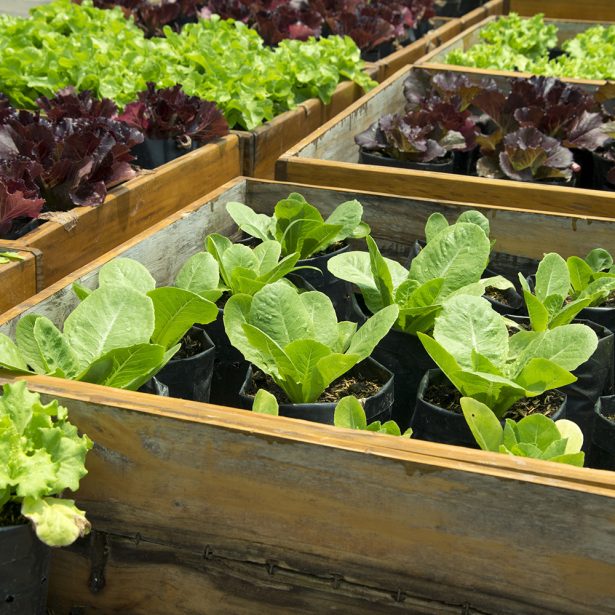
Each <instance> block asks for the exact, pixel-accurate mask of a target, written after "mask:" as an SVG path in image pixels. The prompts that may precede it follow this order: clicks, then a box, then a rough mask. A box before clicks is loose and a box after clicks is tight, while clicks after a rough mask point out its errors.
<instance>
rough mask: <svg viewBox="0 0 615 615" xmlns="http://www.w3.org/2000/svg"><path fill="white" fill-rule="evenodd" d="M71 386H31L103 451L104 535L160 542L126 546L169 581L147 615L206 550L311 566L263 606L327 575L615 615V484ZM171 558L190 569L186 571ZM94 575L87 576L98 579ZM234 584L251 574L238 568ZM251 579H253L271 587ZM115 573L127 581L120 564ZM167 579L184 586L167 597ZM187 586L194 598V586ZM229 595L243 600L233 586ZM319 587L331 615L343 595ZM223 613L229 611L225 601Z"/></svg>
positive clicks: (96, 485) (98, 482)
mask: <svg viewBox="0 0 615 615" xmlns="http://www.w3.org/2000/svg"><path fill="white" fill-rule="evenodd" d="M56 383H57V381H54V379H49V378H35V379H33V380H32V381H31V386H32V387H33V388H34V389H35V390H41V391H42V392H44V393H46V394H50V395H54V396H56V397H59V399H60V401H61V403H64V404H66V405H68V406H69V407H70V411H71V416H72V420H73V421H74V422H75V423H76V424H77V425H78V426H79V428H80V429H82V430H84V431H86V432H87V433H88V434H89V435H90V436H91V437H92V438H93V439H94V441H95V442H96V443H97V445H96V447H95V450H94V452H93V453H92V454H91V459H90V460H89V462H88V467H89V470H90V475H89V476H88V477H86V479H84V481H83V482H82V487H81V489H80V492H79V498H78V502H79V504H80V505H81V506H83V507H84V508H85V509H86V510H88V512H89V516H90V517H91V519H92V520H93V522H94V526H95V528H96V529H97V530H101V531H104V532H110V533H111V534H114V535H118V536H126V537H132V538H133V539H135V541H138V542H139V544H141V543H147V544H146V545H145V547H144V549H145V551H144V552H143V553H142V554H140V555H139V554H138V551H136V550H134V549H132V548H128V550H127V551H126V550H122V548H120V549H118V551H119V554H118V557H119V560H120V562H121V563H120V564H119V565H120V566H123V565H124V562H125V563H127V564H128V566H129V567H130V565H131V564H136V565H137V567H138V569H139V573H140V574H145V568H146V567H149V573H150V575H151V576H149V577H148V578H149V579H150V582H151V584H152V585H154V586H156V587H157V588H158V589H157V590H155V592H154V593H153V594H152V593H150V594H149V596H143V597H142V598H140V602H139V603H138V604H130V612H134V613H148V612H162V610H158V611H157V610H156V609H162V608H163V605H164V606H166V608H169V609H172V608H174V607H173V605H174V604H175V603H174V602H170V600H171V599H172V597H173V596H175V597H177V591H176V590H175V588H174V585H175V584H174V583H173V582H171V583H169V581H168V579H169V577H165V576H164V575H165V574H172V576H171V578H172V579H173V578H179V577H181V576H183V574H184V573H188V574H194V568H195V564H194V562H195V560H196V557H195V556H196V555H197V554H201V557H203V556H206V554H209V555H207V557H209V556H213V557H214V558H215V557H216V556H218V557H219V558H220V559H221V562H220V563H222V562H223V561H224V560H229V562H239V563H245V564H248V563H250V564H257V565H260V567H261V570H262V568H266V567H267V565H268V564H269V565H270V566H271V565H277V566H279V567H280V568H281V569H284V570H288V571H290V572H296V573H297V574H296V575H295V576H292V578H291V576H290V575H289V576H288V577H285V578H284V581H283V584H284V587H283V588H280V587H279V586H278V587H275V586H272V585H273V584H270V585H269V586H267V584H263V585H262V586H261V588H260V589H261V591H260V592H259V594H258V595H254V597H253V600H254V605H253V608H254V612H257V613H261V612H262V613H265V612H268V611H267V610H266V609H267V608H270V607H271V604H272V603H273V605H275V604H276V601H277V600H279V596H280V592H284V593H283V594H282V595H284V596H287V595H288V592H289V590H290V591H292V590H293V589H294V588H295V587H296V588H299V589H303V588H304V587H306V586H307V587H310V585H311V577H320V578H326V579H332V578H338V577H339V578H340V580H343V581H345V582H347V583H348V585H349V586H348V587H347V588H346V589H347V591H348V592H350V595H352V596H354V597H355V598H361V588H362V587H367V588H371V589H373V590H376V591H377V592H378V593H379V594H384V593H390V594H391V593H392V594H396V592H399V595H402V594H403V595H406V596H409V597H410V598H411V599H412V600H417V601H418V604H421V601H422V604H423V606H424V607H429V609H428V610H426V611H424V612H428V613H433V614H436V613H446V612H447V611H446V610H443V609H444V606H445V605H448V606H455V605H456V606H457V608H458V609H459V612H461V608H462V607H463V606H464V605H467V607H468V608H472V609H476V610H477V611H479V612H481V613H493V614H495V613H498V614H503V615H506V614H509V613H511V614H512V613H515V614H517V613H518V614H521V613H523V614H524V615H526V614H533V613H536V614H538V613H541V614H549V613H552V614H555V613H557V614H558V615H562V614H571V615H572V614H574V615H584V614H586V613H587V614H589V613H596V612H601V613H606V612H612V611H613V609H615V587H613V584H612V583H611V582H610V580H611V579H612V578H613V574H614V573H615V548H614V547H615V544H614V543H615V532H613V527H614V524H615V514H614V513H613V499H612V497H613V496H614V495H615V489H613V487H611V488H610V489H609V490H608V491H606V492H605V491H603V492H602V493H597V492H595V491H594V489H593V488H591V487H590V488H587V489H586V490H585V491H584V492H581V491H576V490H574V489H568V488H566V487H565V486H564V487H563V488H562V487H561V486H553V485H548V484H544V483H541V479H540V478H539V477H535V476H532V466H535V465H536V464H539V463H540V462H537V461H533V462H532V461H531V460H529V461H530V463H526V462H527V461H528V460H521V459H516V458H513V459H512V462H513V464H515V465H516V466H517V471H518V473H515V472H512V473H508V474H507V472H505V471H503V470H502V471H501V472H500V473H499V475H498V474H496V473H493V474H490V473H485V472H484V468H482V467H480V466H477V465H472V464H464V463H462V462H458V461H456V460H454V459H452V460H451V459H443V458H436V457H432V458H428V457H425V456H423V455H421V454H419V453H417V452H415V450H416V449H415V447H416V446H417V445H421V444H428V443H419V442H412V441H401V440H394V442H395V449H392V448H390V447H389V445H388V442H389V441H390V440H391V438H386V437H385V436H382V437H378V436H376V437H374V436H373V434H365V433H364V434H355V433H353V432H345V431H343V430H335V429H333V428H331V427H327V426H324V425H316V424H311V423H304V422H302V421H293V420H290V419H281V418H278V417H262V416H257V417H255V416H252V415H251V414H250V413H248V412H244V411H238V410H231V409H220V408H216V407H214V406H209V405H202V404H194V403H189V402H181V401H179V400H165V405H166V406H167V407H166V409H165V412H164V414H165V415H166V416H162V413H161V412H160V411H159V410H154V409H152V410H151V411H146V412H144V411H143V410H144V409H147V405H148V403H147V401H143V402H141V399H142V398H145V399H146V400H147V397H148V396H144V395H141V394H138V393H133V394H129V395H125V396H117V393H116V392H111V393H109V394H108V393H107V392H104V393H102V392H101V393H100V394H98V392H97V389H98V390H101V389H100V387H95V386H92V385H83V384H82V383H70V386H69V387H61V389H60V388H59V387H58V385H57V384H56ZM68 389H71V392H70V393H68V392H66V393H62V392H61V391H62V390H65V391H68ZM102 391H104V389H102ZM120 397H122V398H123V399H121V398H120ZM81 400H84V401H81ZM246 421H248V424H249V425H250V428H249V430H247V429H246V427H247V424H246ZM242 424H243V428H242V427H240V425H242ZM347 433H348V438H347V439H345V438H344V437H345V435H346V434H347ZM381 442H382V446H383V447H384V448H381ZM432 446H433V445H432ZM446 448H447V449H454V448H455V447H446ZM478 454H479V455H480V453H478ZM500 457H502V458H504V459H506V456H500ZM507 461H510V460H508V459H507ZM547 465H551V466H552V467H553V466H558V464H547ZM573 470H576V471H581V472H582V471H583V470H580V469H578V468H577V469H573ZM560 471H561V472H563V473H564V474H565V473H566V472H568V468H565V467H563V466H559V467H557V468H553V474H554V475H556V474H557V473H559V472H560ZM588 472H590V473H593V474H595V475H598V476H599V475H604V476H605V477H608V478H609V479H610V478H611V474H610V473H606V472H599V471H594V472H592V471H588ZM119 476H121V480H118V477H119ZM521 476H523V477H524V479H525V480H519V478H521ZM170 477H172V480H169V478H170ZM308 520H309V522H306V521H308ZM149 543H153V545H159V546H161V547H163V548H162V549H160V550H158V549H157V548H154V547H153V546H152V545H150V544H149ZM208 547H209V550H208ZM113 548H114V547H113V543H112V551H113ZM173 549H177V550H178V551H179V552H178V553H177V554H176V555H175V556H174V555H173ZM156 552H158V553H161V555H160V559H159V560H157V556H156ZM187 552H188V553H187ZM189 553H192V554H193V557H192V561H190V557H189ZM71 561H74V560H71ZM148 561H149V566H146V564H145V563H146V562H148ZM152 563H159V564H160V566H156V567H154V566H152ZM167 563H169V564H171V569H173V568H176V569H179V570H176V571H175V572H174V573H173V572H171V573H170V572H169V569H170V567H169V566H168V565H164V564H167ZM79 568H81V569H82V572H81V574H80V575H79V578H81V581H82V582H83V581H84V580H85V572H86V570H84V569H83V564H81V566H79ZM64 570H65V572H64V573H63V576H62V579H63V582H58V580H56V581H55V582H54V583H53V585H52V593H51V603H50V606H51V607H52V608H54V605H55V599H56V596H58V600H59V601H60V603H66V601H67V600H70V599H71V595H74V594H75V575H74V574H73V573H71V572H70V570H71V569H70V568H68V569H66V568H65V569H64ZM226 573H227V576H230V577H232V576H233V574H234V573H235V571H234V567H233V564H232V563H229V566H228V567H227V568H226ZM68 574H70V576H69V577H67V576H66V575H68ZM214 574H215V573H214ZM261 574H262V573H261ZM334 575H335V576H334ZM203 576H204V577H205V578H202V579H201V580H200V583H199V584H198V585H197V588H196V589H195V590H193V592H194V591H198V595H200V596H201V597H202V601H203V603H202V604H203V608H205V609H209V602H208V594H207V592H205V591H202V590H204V589H205V588H206V587H207V586H208V585H209V584H211V583H212V582H213V581H212V579H211V577H209V573H208V572H207V570H205V574H204V575H203ZM249 576H250V577H251V578H252V581H251V583H252V584H254V583H255V582H256V579H258V578H259V575H258V574H257V575H256V578H255V577H254V576H253V575H252V574H250V575H249ZM208 577H209V578H208ZM273 577H274V578H273V581H274V582H275V573H274V575H273ZM69 578H70V584H69V583H68V582H67V581H68V579H69ZM114 578H115V579H119V578H121V575H119V574H118V573H116V572H115V571H112V576H110V579H114ZM165 578H166V579H167V581H166V583H167V584H169V585H171V586H173V587H167V591H165V588H164V585H165ZM179 586H180V588H185V592H186V597H185V598H184V599H185V600H188V599H189V598H188V596H190V595H193V594H192V592H190V591H189V590H188V587H187V586H186V585H183V584H182V583H181V582H179ZM357 586H358V587H357ZM125 587H126V585H125V584H121V585H120V586H118V587H116V588H114V586H113V584H111V583H110V584H109V586H108V587H107V588H106V589H103V591H101V592H100V593H98V594H96V595H92V596H88V595H87V591H85V589H84V588H83V587H81V588H80V589H79V590H78V591H77V592H76V594H77V596H78V599H79V605H83V602H85V605H86V606H89V605H90V604H91V605H93V606H94V607H95V608H97V609H99V610H100V611H103V612H120V611H119V610H118V609H119V608H126V603H125V602H124V603H120V606H118V605H117V600H118V598H119V599H120V600H124V601H125V600H126V596H125V593H126V592H125V591H122V588H123V589H124V590H125ZM56 592H57V593H56ZM118 592H120V593H118ZM157 593H158V595H157ZM182 593H183V592H182ZM225 593H226V595H228V596H231V595H233V585H232V584H230V585H229V586H228V587H227V588H226V590H225ZM320 594H324V596H322V595H321V597H320V600H321V602H320V603H318V602H317V603H316V604H317V605H318V606H320V605H322V601H323V600H326V598H327V591H324V590H322V591H321V592H320ZM137 596H139V595H138V594H137ZM128 599H130V597H128ZM165 600H166V602H161V601H165ZM192 600H193V601H194V598H192ZM114 603H115V606H114ZM193 604H194V602H193ZM411 604H412V603H411ZM291 606H292V605H291ZM385 606H386V605H385ZM402 606H403V603H402ZM394 608H397V605H395V604H394V603H393V604H391V605H389V608H388V609H387V610H379V609H376V608H374V612H395V611H394V610H393V609H394ZM403 610H407V612H422V611H420V610H419V611H417V610H414V611H413V610H412V609H403ZM189 612H190V611H189ZM206 612H209V610H207V611H206ZM212 612H214V613H216V612H221V611H216V610H215V603H214V604H212ZM238 612H239V613H241V612H243V611H242V610H238ZM274 612H275V611H274ZM291 612H292V611H291ZM306 612H308V613H316V612H318V610H316V608H312V609H311V610H310V609H309V608H308V610H307V611H306ZM321 612H322V611H321ZM358 612H362V611H361V610H360V611H358ZM470 612H471V611H470Z"/></svg>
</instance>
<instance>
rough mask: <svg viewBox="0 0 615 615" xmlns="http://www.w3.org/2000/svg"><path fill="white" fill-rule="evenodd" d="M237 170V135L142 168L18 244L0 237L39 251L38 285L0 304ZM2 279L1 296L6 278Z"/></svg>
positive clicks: (65, 270)
mask: <svg viewBox="0 0 615 615" xmlns="http://www.w3.org/2000/svg"><path fill="white" fill-rule="evenodd" d="M240 173H241V167H240V159H239V146H238V139H237V137H236V136H234V135H229V136H227V137H224V138H223V139H220V140H219V141H217V142H215V143H211V144H209V145H206V146H204V147H201V148H199V149H197V150H195V151H194V152H190V153H189V154H186V155H185V156H181V157H180V158H177V159H176V160H174V161H172V162H169V163H167V164H165V165H163V166H162V167H159V168H158V169H157V170H155V171H144V172H142V173H141V174H140V175H139V176H138V177H136V178H135V179H132V180H130V181H128V182H126V183H124V184H122V185H120V186H118V187H117V188H114V189H113V190H111V192H110V193H109V195H108V196H107V198H106V200H105V202H104V203H103V204H102V205H100V206H99V207H77V208H75V209H73V210H72V211H70V212H68V213H67V216H66V221H65V224H60V223H58V222H51V221H49V222H46V223H45V224H43V225H42V226H40V227H39V228H37V229H35V230H34V231H31V232H30V233H28V234H27V235H24V236H23V237H22V238H21V239H20V240H19V241H18V242H11V241H0V243H1V244H2V245H4V246H7V247H8V248H10V249H15V247H17V248H18V247H19V246H22V247H24V248H28V249H32V250H36V251H38V258H37V259H36V268H37V269H36V277H35V281H36V286H35V287H34V288H33V287H32V284H31V281H29V280H25V281H24V282H23V284H22V285H21V286H20V288H22V289H23V290H22V292H21V293H17V294H14V295H13V294H12V293H13V292H14V291H11V290H7V291H6V292H7V293H8V295H5V296H3V297H2V300H0V306H3V309H8V308H9V307H11V306H13V305H15V304H16V303H18V302H20V301H23V300H24V299H25V298H26V297H27V296H30V295H32V294H34V292H37V291H39V290H42V289H43V288H46V287H47V286H49V285H50V284H52V283H53V282H55V281H56V280H59V279H60V278H62V277H64V276H65V275H68V274H69V273H71V272H72V271H75V269H77V268H79V267H81V266H83V265H84V264H86V263H88V262H90V261H91V260H92V259H94V258H96V257H98V256H100V255H101V254H104V253H105V252H107V251H108V250H110V249H111V248H114V247H115V246H117V245H119V244H121V243H123V242H124V241H126V240H127V239H130V238H131V237H134V236H135V235H137V234H138V233H140V232H141V231H143V230H145V229H147V228H149V227H150V226H152V224H155V223H156V222H158V221H160V220H163V219H164V218H166V217H167V216H168V215H169V214H171V213H173V212H176V211H177V210H178V209H181V208H182V207H185V206H186V205H187V204H188V203H191V202H192V201H194V200H195V199H197V198H199V197H201V196H202V195H204V194H207V193H208V192H210V191H211V190H213V189H214V188H216V187H217V186H219V185H220V184H223V183H224V182H227V181H228V180H230V179H232V178H233V177H236V176H237V175H239V174H240ZM0 275H1V272H0ZM15 275H17V271H15ZM24 275H28V274H27V273H26V272H25V271H24ZM30 278H31V276H30ZM0 280H1V281H2V290H3V293H2V294H4V288H5V285H4V284H5V283H4V278H3V277H0ZM7 288H8V286H7ZM25 289H29V290H31V291H32V292H30V293H29V295H25V296H24V294H23V292H29V291H26V290H25ZM7 296H14V299H8V298H7Z"/></svg>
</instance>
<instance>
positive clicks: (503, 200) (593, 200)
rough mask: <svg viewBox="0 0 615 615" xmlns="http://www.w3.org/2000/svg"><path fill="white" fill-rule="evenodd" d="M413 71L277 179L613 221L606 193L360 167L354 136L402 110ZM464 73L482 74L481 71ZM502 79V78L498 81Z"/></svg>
mask: <svg viewBox="0 0 615 615" xmlns="http://www.w3.org/2000/svg"><path fill="white" fill-rule="evenodd" d="M412 70H419V69H418V68H412V67H408V68H406V69H402V70H401V71H399V72H398V73H396V74H395V75H394V76H393V77H391V78H389V79H387V80H386V81H384V82H383V83H381V84H380V85H379V86H378V87H377V88H375V89H374V90H373V91H372V92H370V93H369V94H368V95H367V96H365V97H364V98H362V99H360V100H358V101H356V102H355V103H354V104H353V105H351V106H350V107H349V108H348V109H347V110H346V111H345V112H344V113H342V114H340V115H339V116H338V117H337V118H334V120H332V121H329V122H327V123H326V124H324V125H323V126H321V127H320V128H319V129H317V130H315V131H314V132H313V133H312V134H311V135H309V136H308V137H306V138H305V139H304V140H303V141H301V142H299V143H298V144H297V145H296V146H295V147H293V148H291V149H290V150H289V151H288V152H286V153H285V154H284V155H283V156H282V157H281V158H280V159H279V161H278V163H277V165H276V178H277V179H279V180H281V181H292V182H298V183H311V184H314V183H316V184H319V185H322V186H339V187H341V188H348V189H357V190H367V191H374V192H380V193H388V194H399V195H404V196H416V197H422V198H435V199H442V200H455V201H463V202H468V203H486V204H489V205H495V206H498V207H505V208H513V209H514V208H517V207H519V206H520V204H522V205H521V206H522V207H523V208H524V209H528V210H529V209H531V210H535V211H553V212H562V213H569V214H575V215H581V216H598V217H607V218H611V217H614V216H615V193H612V192H608V191H599V190H588V189H582V188H574V189H571V188H567V187H563V186H548V185H543V184H539V183H529V182H515V181H510V180H498V179H495V180H491V179H486V178H482V177H471V176H465V175H457V174H445V173H437V172H426V171H415V170H410V169H401V168H395V167H382V166H375V165H365V164H358V159H359V148H358V146H357V145H356V144H355V142H354V136H355V135H356V134H358V133H359V132H361V131H363V130H365V129H367V128H368V127H369V126H370V125H371V124H373V123H374V122H375V121H377V120H378V119H379V118H380V117H382V115H384V114H386V113H396V112H399V111H400V110H401V109H403V107H404V104H405V100H404V96H403V82H404V80H405V79H406V78H407V76H408V75H409V74H410V73H411V71H412ZM421 70H429V71H433V72H437V67H433V66H427V65H425V66H424V67H421ZM464 72H468V73H469V74H477V73H479V74H480V71H477V70H475V71H465V70H464ZM504 76H505V73H500V75H499V77H498V78H504ZM587 87H588V88H592V87H594V86H592V85H588V86H587Z"/></svg>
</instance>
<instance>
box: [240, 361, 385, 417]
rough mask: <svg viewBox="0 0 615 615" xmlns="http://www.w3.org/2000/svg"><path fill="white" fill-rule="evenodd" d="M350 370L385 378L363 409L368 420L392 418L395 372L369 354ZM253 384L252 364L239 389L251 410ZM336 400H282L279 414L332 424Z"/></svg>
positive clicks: (357, 373) (351, 372)
mask: <svg viewBox="0 0 615 615" xmlns="http://www.w3.org/2000/svg"><path fill="white" fill-rule="evenodd" d="M350 374H352V375H353V376H355V377H357V378H362V379H364V380H370V379H374V380H375V379H378V380H379V381H381V382H384V384H383V385H382V387H381V388H380V390H379V391H378V393H376V394H375V395H372V397H368V398H367V399H366V400H365V404H364V406H363V407H364V410H365V416H366V418H367V423H368V425H369V423H373V422H374V421H382V422H384V421H388V420H389V419H390V418H391V407H392V405H393V396H394V387H393V382H394V378H393V374H392V373H391V372H390V371H389V370H388V369H386V368H385V367H384V366H382V365H380V363H378V362H377V361H374V359H372V358H369V357H368V358H367V359H365V361H362V362H361V363H359V365H357V366H355V367H354V368H353V369H352V370H351V371H350ZM251 388H252V366H250V367H249V368H248V371H247V373H246V375H245V379H244V381H243V385H242V386H241V390H240V392H239V396H240V397H241V402H242V407H243V408H246V409H247V410H250V409H251V408H252V404H253V403H254V397H253V396H252V395H249V394H248V391H250V389H251ZM336 405H337V402H327V403H316V402H315V403H311V404H291V403H287V404H280V410H279V414H280V416H285V417H288V418H292V419H303V420H305V421H312V422H313V423H325V424H327V425H333V424H334V422H333V418H334V414H335V406H336Z"/></svg>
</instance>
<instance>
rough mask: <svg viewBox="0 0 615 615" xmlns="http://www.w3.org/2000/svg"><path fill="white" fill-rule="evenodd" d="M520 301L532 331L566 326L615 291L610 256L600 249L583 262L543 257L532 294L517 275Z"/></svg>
mask: <svg viewBox="0 0 615 615" xmlns="http://www.w3.org/2000/svg"><path fill="white" fill-rule="evenodd" d="M519 281H520V282H521V287H522V289H523V298H524V300H525V305H526V307H527V311H528V314H529V317H530V323H531V325H532V329H533V330H534V331H545V330H546V329H552V328H554V327H559V326H561V325H565V324H568V323H570V322H572V320H574V318H576V316H577V315H578V313H579V312H580V311H581V310H583V309H584V308H586V307H592V306H596V305H600V304H601V303H604V301H605V300H606V299H607V297H608V296H609V294H610V293H612V292H613V291H615V269H613V259H612V258H611V255H610V254H609V253H608V252H607V251H606V250H602V249H600V248H598V249H595V250H592V251H591V252H590V253H589V254H588V255H587V256H586V258H585V259H582V258H579V257H578V256H571V257H569V258H568V260H567V261H566V260H564V259H563V258H562V257H561V256H560V255H559V254H556V253H555V252H550V253H549V254H545V256H544V257H543V259H542V260H541V261H540V263H539V265H538V270H537V271H536V283H535V287H534V292H533V293H532V291H531V289H530V286H529V284H528V282H527V280H526V279H525V278H524V277H523V275H522V274H519Z"/></svg>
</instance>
